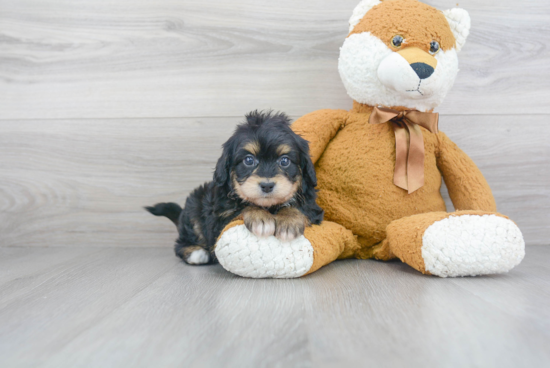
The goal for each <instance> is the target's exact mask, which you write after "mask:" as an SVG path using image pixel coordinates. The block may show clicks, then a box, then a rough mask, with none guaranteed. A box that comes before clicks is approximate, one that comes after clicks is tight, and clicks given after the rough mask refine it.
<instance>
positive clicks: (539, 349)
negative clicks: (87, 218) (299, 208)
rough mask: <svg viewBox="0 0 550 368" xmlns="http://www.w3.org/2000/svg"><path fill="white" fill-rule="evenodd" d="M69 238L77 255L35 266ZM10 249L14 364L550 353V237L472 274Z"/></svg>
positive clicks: (3, 306) (4, 320)
mask: <svg viewBox="0 0 550 368" xmlns="http://www.w3.org/2000/svg"><path fill="white" fill-rule="evenodd" d="M59 249H63V250H65V251H67V252H68V254H71V257H73V256H76V257H75V258H73V259H71V260H69V259H67V260H66V261H64V262H59V263H58V264H57V265H55V266H54V265H52V266H51V268H49V269H47V270H46V269H41V270H37V269H35V268H34V265H35V264H37V263H38V262H39V261H40V260H41V259H44V258H45V257H46V258H48V257H50V256H48V255H47V253H48V252H50V253H51V255H52V256H54V255H55V256H58V255H59V254H60V252H59ZM0 251H4V252H5V250H0ZM10 251H11V252H12V254H11V255H9V256H10V257H12V258H14V257H15V258H18V257H21V256H23V255H25V254H26V259H27V260H28V264H27V265H25V264H23V263H19V264H12V263H9V264H8V265H7V268H8V273H9V274H12V276H11V277H3V278H2V284H1V285H0V366H2V367H14V368H16V367H33V368H34V367H55V368H63V367H153V366H154V367H181V366H185V367H220V366H224V367H342V366H345V367H365V366H374V367H389V368H391V367H403V366H405V365H406V366H407V367H413V368H414V367H427V366H432V367H473V366H479V367H499V368H500V367H504V368H506V367H544V366H548V365H549V364H550V353H549V352H548V345H549V344H550V334H549V333H548V328H546V327H547V326H548V325H549V324H550V315H549V313H548V311H547V306H548V303H550V294H549V293H548V292H547V289H548V288H547V286H548V280H549V279H550V266H549V265H550V247H545V246H531V247H529V248H528V253H527V256H526V259H525V261H524V262H523V263H522V264H520V265H519V266H518V267H517V268H516V269H514V270H512V271H511V272H510V273H509V274H504V275H498V276H489V277H475V278H461V279H440V278H436V277H430V276H423V275H421V274H419V273H418V272H416V271H414V270H413V269H411V268H410V267H408V266H407V265H405V264H402V263H400V262H389V263H384V262H376V261H369V260H345V261H338V262H335V263H333V264H331V265H329V266H327V267H325V268H323V269H321V270H320V271H318V272H316V273H314V274H312V275H309V276H307V277H305V278H301V279H296V280H252V279H243V278H239V277H237V276H235V275H232V274H229V273H228V272H226V271H224V270H223V269H222V268H221V266H219V265H217V266H202V267H201V266H198V267H192V266H186V265H184V264H182V263H181V262H180V261H179V260H177V259H176V257H175V256H174V255H173V254H172V252H171V251H170V250H168V249H158V248H157V249H154V248H152V249H115V248H105V249H97V250H96V251H95V252H94V253H93V254H80V256H79V255H77V253H76V250H75V249H71V248H58V249H55V248H54V249H36V248H19V249H16V250H13V249H10ZM16 269H17V270H16ZM20 269H21V270H22V271H19V270H20ZM18 272H19V273H20V275H16V273H18ZM23 275H24V276H23ZM36 280H41V283H40V284H39V285H37V284H36ZM14 282H15V283H17V284H18V285H19V286H20V288H21V290H23V292H22V293H17V291H16V290H15V289H14V288H10V287H9V286H10V285H11V284H12V283H14ZM6 300H7V301H8V302H6Z"/></svg>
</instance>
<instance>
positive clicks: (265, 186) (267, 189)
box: [260, 182, 275, 193]
mask: <svg viewBox="0 0 550 368" xmlns="http://www.w3.org/2000/svg"><path fill="white" fill-rule="evenodd" d="M273 187H275V183H265V182H262V183H260V188H262V192H264V193H271V192H273Z"/></svg>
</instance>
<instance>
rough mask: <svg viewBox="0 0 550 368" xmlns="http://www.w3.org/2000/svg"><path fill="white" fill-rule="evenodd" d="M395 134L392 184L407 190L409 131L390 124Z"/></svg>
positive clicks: (401, 126) (403, 126)
mask: <svg viewBox="0 0 550 368" xmlns="http://www.w3.org/2000/svg"><path fill="white" fill-rule="evenodd" d="M392 127H393V132H394V134H395V170H394V173H393V183H394V184H395V185H396V186H398V187H399V188H401V189H405V190H408V188H409V186H408V180H407V161H408V158H407V156H408V151H409V131H408V129H407V125H405V124H403V125H401V124H399V123H397V122H392Z"/></svg>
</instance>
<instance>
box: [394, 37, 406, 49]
mask: <svg viewBox="0 0 550 368" xmlns="http://www.w3.org/2000/svg"><path fill="white" fill-rule="evenodd" d="M403 41H405V39H404V38H403V37H402V36H399V35H397V36H393V38H392V40H391V44H392V45H393V47H401V45H402V44H403Z"/></svg>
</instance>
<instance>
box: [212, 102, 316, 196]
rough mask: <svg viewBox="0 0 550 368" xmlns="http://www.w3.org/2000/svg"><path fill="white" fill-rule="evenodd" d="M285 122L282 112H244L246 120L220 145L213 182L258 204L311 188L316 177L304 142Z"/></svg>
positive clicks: (285, 117) (314, 184)
mask: <svg viewBox="0 0 550 368" xmlns="http://www.w3.org/2000/svg"><path fill="white" fill-rule="evenodd" d="M289 124H290V119H289V118H288V117H287V116H286V115H285V114H283V113H276V114H273V113H271V112H268V113H262V112H258V111H254V112H251V113H250V114H248V115H247V116H246V123H244V124H241V125H239V126H238V127H237V129H236V131H235V133H234V134H233V136H231V138H229V140H228V141H227V142H226V143H225V144H224V145H223V154H222V156H221V157H220V159H219V160H218V164H217V165H216V170H215V172H214V181H215V182H216V184H217V185H218V186H226V187H227V188H228V190H229V191H231V192H233V193H235V194H237V195H238V196H239V197H240V198H241V199H242V200H244V201H246V202H249V203H253V204H255V205H257V206H260V207H271V206H276V205H280V204H284V203H286V202H288V201H290V200H291V199H292V198H294V197H295V196H296V195H297V194H298V193H302V192H304V191H313V190H314V188H315V186H316V185H317V179H316V176H315V169H314V167H313V163H312V162H311V159H310V157H309V146H308V143H307V141H306V140H304V139H303V138H301V137H300V136H298V135H297V134H295V133H294V132H293V131H292V130H291V129H290V127H289Z"/></svg>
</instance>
